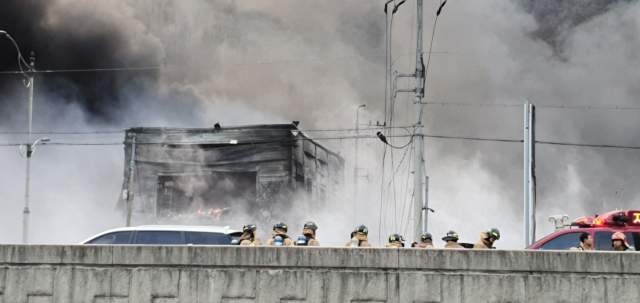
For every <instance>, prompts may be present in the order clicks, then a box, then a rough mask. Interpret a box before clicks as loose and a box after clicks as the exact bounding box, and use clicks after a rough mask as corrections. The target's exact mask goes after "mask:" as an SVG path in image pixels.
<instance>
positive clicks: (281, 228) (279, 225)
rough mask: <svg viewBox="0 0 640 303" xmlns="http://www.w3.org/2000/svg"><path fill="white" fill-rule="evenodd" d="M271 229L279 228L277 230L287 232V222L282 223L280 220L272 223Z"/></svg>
mask: <svg viewBox="0 0 640 303" xmlns="http://www.w3.org/2000/svg"><path fill="white" fill-rule="evenodd" d="M273 230H279V231H283V232H287V223H284V222H282V221H280V222H278V223H276V224H275V225H273Z"/></svg>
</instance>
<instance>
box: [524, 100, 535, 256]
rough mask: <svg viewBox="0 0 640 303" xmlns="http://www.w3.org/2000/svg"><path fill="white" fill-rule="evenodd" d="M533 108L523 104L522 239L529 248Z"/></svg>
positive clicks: (532, 220) (532, 228) (532, 225)
mask: <svg viewBox="0 0 640 303" xmlns="http://www.w3.org/2000/svg"><path fill="white" fill-rule="evenodd" d="M535 169H536V168H535V106H534V105H533V104H532V103H531V102H529V101H527V102H526V103H525V104H524V239H525V243H524V244H525V247H529V246H530V245H531V244H533V242H534V241H535V238H536V214H535V211H536V173H535Z"/></svg>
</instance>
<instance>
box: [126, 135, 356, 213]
mask: <svg viewBox="0 0 640 303" xmlns="http://www.w3.org/2000/svg"><path fill="white" fill-rule="evenodd" d="M131 176H133V179H131V180H132V181H133V182H129V181H130V178H131ZM343 184H344V159H343V158H342V157H341V156H340V155H339V154H338V153H335V152H332V151H330V150H329V149H327V148H325V147H324V146H322V145H320V144H319V143H317V142H315V141H313V140H312V139H310V138H309V137H307V136H306V135H305V134H304V133H302V132H301V131H299V130H298V129H297V127H296V125H294V124H276V125H252V126H237V127H220V126H219V125H217V124H216V126H215V127H214V128H164V127H136V128H129V129H127V130H126V135H125V169H124V182H123V195H122V197H120V200H119V201H118V205H117V209H119V210H122V211H123V213H126V211H127V207H126V205H127V195H126V193H127V192H128V191H132V192H133V193H134V194H133V202H132V220H133V223H132V225H139V224H181V223H183V224H214V225H218V224H230V223H231V222H229V221H230V220H236V221H237V220H242V219H245V218H246V219H245V220H256V221H257V222H262V223H269V224H271V222H270V221H271V220H272V218H271V216H272V214H275V213H278V212H283V211H290V210H291V209H292V208H293V207H294V205H295V207H304V208H305V210H306V211H309V210H317V209H320V208H322V207H324V206H327V205H329V204H330V203H339V201H340V198H341V196H342V195H341V191H342V189H343ZM130 187H131V188H130ZM234 223H236V225H237V222H234Z"/></svg>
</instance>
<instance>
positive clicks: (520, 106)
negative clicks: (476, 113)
mask: <svg viewBox="0 0 640 303" xmlns="http://www.w3.org/2000/svg"><path fill="white" fill-rule="evenodd" d="M424 104H425V105H441V106H455V107H460V106H475V107H518V108H522V107H523V104H510V103H455V102H452V103H449V102H424ZM535 107H536V108H554V109H594V110H616V109H619V110H640V107H635V106H623V105H610V106H601V105H544V104H543V105H535Z"/></svg>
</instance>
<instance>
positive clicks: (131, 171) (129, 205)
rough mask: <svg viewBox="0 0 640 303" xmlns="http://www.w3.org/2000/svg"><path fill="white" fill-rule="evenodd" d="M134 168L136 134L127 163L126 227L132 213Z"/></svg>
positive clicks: (129, 222) (128, 224) (129, 223)
mask: <svg viewBox="0 0 640 303" xmlns="http://www.w3.org/2000/svg"><path fill="white" fill-rule="evenodd" d="M135 168H136V134H133V139H132V144H131V162H130V164H129V186H128V188H127V192H126V195H125V196H126V200H127V227H130V226H131V215H132V214H133V176H134V172H135Z"/></svg>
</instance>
